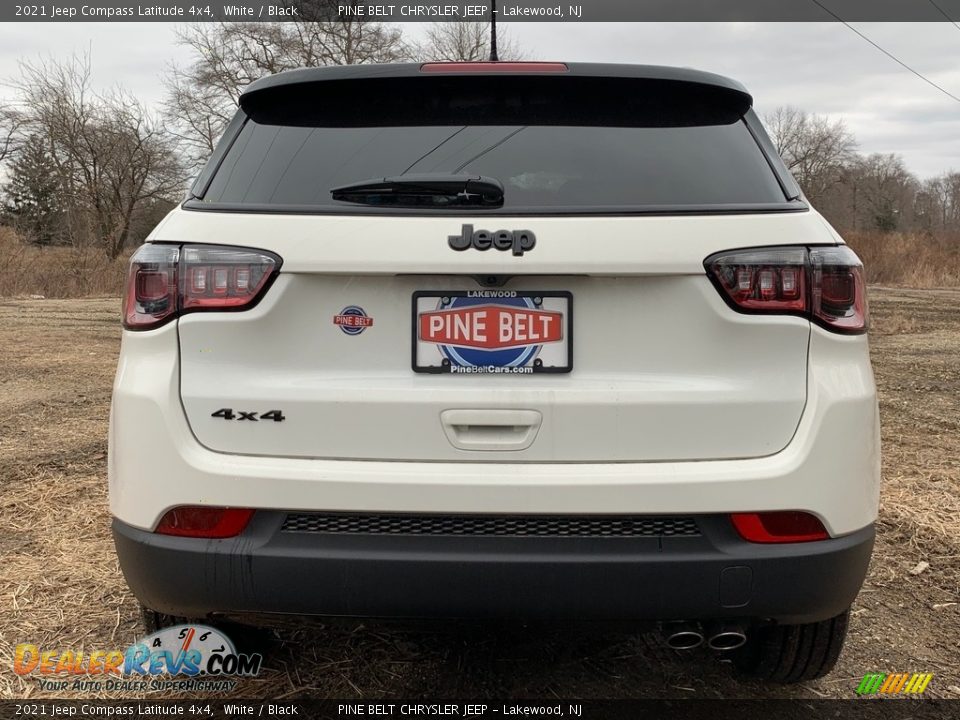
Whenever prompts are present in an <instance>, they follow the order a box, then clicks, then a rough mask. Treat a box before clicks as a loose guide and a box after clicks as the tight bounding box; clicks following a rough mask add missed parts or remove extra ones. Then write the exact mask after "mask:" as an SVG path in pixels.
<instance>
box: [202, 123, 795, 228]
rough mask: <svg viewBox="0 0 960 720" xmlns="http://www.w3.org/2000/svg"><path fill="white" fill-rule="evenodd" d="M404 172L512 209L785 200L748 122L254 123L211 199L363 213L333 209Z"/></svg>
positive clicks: (221, 174) (248, 125)
mask: <svg viewBox="0 0 960 720" xmlns="http://www.w3.org/2000/svg"><path fill="white" fill-rule="evenodd" d="M404 173H456V174H475V175H483V176H488V177H493V178H496V179H498V180H499V181H500V182H501V183H502V184H503V187H504V203H503V208H502V209H501V210H500V211H501V212H504V211H506V212H510V211H513V212H537V211H543V212H556V211H558V210H571V211H577V210H581V211H589V210H603V209H613V208H623V209H630V208H637V209H643V208H651V207H654V208H655V207H665V208H672V207H688V206H693V207H703V206H717V205H763V204H776V203H783V202H784V201H785V197H784V193H783V191H782V189H781V187H780V185H779V183H778V182H777V179H776V176H775V175H774V173H773V171H772V170H771V168H770V165H769V164H768V162H767V160H766V158H765V156H764V155H763V153H762V152H761V151H760V149H759V147H758V146H757V143H756V141H755V140H754V138H753V136H752V135H751V133H750V131H749V130H748V129H747V127H746V125H745V124H744V123H743V122H742V121H738V122H735V123H732V124H728V125H708V126H694V127H567V126H535V125H534V126H531V125H526V126H470V125H466V126H463V125H461V126H422V127H420V126H418V127H314V128H310V127H281V126H275V125H261V124H257V123H255V122H254V121H252V120H248V121H247V123H246V124H245V125H244V127H243V129H242V130H241V131H240V134H239V136H238V137H237V138H236V140H235V141H234V143H233V145H232V147H231V148H230V150H229V152H228V153H227V154H226V157H225V158H224V160H223V162H222V164H221V166H220V168H219V169H218V171H217V172H216V174H215V175H214V177H213V180H212V182H211V183H210V185H209V187H208V189H207V192H206V194H205V196H204V198H203V199H204V201H205V202H208V203H218V204H219V203H225V204H231V205H251V206H271V207H276V208H278V209H279V208H282V207H290V208H319V207H323V208H327V209H340V210H342V211H352V210H361V211H362V209H363V208H362V206H359V205H357V204H354V203H348V202H341V201H334V200H332V199H331V196H330V191H331V189H332V188H335V187H338V186H342V185H347V184H350V183H356V182H360V181H363V180H370V179H373V178H383V177H389V176H397V175H402V174H404ZM459 211H460V212H463V208H460V209H459ZM477 211H478V212H482V211H481V210H477ZM440 212H450V210H441V211H440Z"/></svg>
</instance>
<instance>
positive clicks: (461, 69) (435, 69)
mask: <svg viewBox="0 0 960 720" xmlns="http://www.w3.org/2000/svg"><path fill="white" fill-rule="evenodd" d="M567 70H568V68H567V66H566V65H565V64H564V63H559V62H492V61H491V62H443V63H437V62H432V63H424V64H423V65H421V66H420V72H425V73H471V72H476V73H541V72H567Z"/></svg>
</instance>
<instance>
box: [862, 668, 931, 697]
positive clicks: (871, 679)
mask: <svg viewBox="0 0 960 720" xmlns="http://www.w3.org/2000/svg"><path fill="white" fill-rule="evenodd" d="M931 680H933V673H892V674H889V675H888V674H887V673H867V674H866V675H864V676H863V680H861V681H860V684H859V685H858V686H857V695H877V694H885V695H896V694H898V693H905V694H908V695H919V694H921V693H922V692H923V691H924V690H926V689H927V685H929V684H930V681H931Z"/></svg>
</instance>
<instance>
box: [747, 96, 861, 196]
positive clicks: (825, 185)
mask: <svg viewBox="0 0 960 720" xmlns="http://www.w3.org/2000/svg"><path fill="white" fill-rule="evenodd" d="M764 122H765V124H766V126H767V129H768V130H769V132H770V137H771V139H772V140H773V143H774V145H775V146H776V148H777V152H779V153H780V157H782V158H783V161H784V162H785V163H786V165H787V167H788V168H789V169H790V171H791V172H792V173H793V174H794V177H796V178H797V182H799V183H800V186H801V187H802V188H803V191H804V193H806V194H807V196H808V197H810V198H811V199H812V200H813V201H814V202H816V201H817V200H818V199H819V198H821V197H823V196H824V194H825V193H826V192H827V191H828V190H829V189H830V187H831V186H833V185H835V184H836V183H838V182H841V181H842V172H841V171H842V169H843V168H844V167H845V166H846V165H847V164H848V163H850V162H851V161H852V160H853V158H854V157H855V155H856V148H857V143H856V140H855V139H854V137H853V135H852V134H851V133H850V131H849V130H847V127H846V125H845V124H844V122H843V121H842V120H830V119H829V118H827V117H824V116H823V115H808V114H807V113H806V112H804V111H802V110H798V109H796V108H793V107H780V108H777V109H776V110H775V111H774V112H772V113H771V114H769V115H767V116H765V117H764Z"/></svg>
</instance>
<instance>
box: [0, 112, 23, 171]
mask: <svg viewBox="0 0 960 720" xmlns="http://www.w3.org/2000/svg"><path fill="white" fill-rule="evenodd" d="M22 128H23V114H22V113H21V112H20V111H19V110H17V109H16V108H3V109H0V163H2V162H5V161H6V160H8V159H9V158H10V157H12V156H13V155H14V154H15V153H16V152H17V149H18V148H19V147H20V145H21V144H22V142H23V136H22V134H21V132H20V130H21V129H22Z"/></svg>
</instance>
